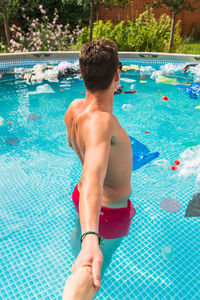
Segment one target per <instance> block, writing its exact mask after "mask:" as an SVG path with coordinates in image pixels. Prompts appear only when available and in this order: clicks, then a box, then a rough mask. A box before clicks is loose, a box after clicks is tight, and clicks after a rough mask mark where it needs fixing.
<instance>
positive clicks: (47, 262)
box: [0, 58, 200, 300]
mask: <svg viewBox="0 0 200 300" xmlns="http://www.w3.org/2000/svg"><path fill="white" fill-rule="evenodd" d="M70 61H71V62H74V61H73V60H70ZM50 62H52V63H53V64H58V63H59V62H60V60H59V59H57V60H52V61H48V63H50ZM122 62H123V64H124V65H134V67H132V69H131V70H129V71H126V72H125V71H124V72H122V74H121V84H122V85H123V87H124V90H134V91H136V93H133V94H120V95H115V98H114V99H115V100H114V111H113V112H114V114H115V115H116V116H117V117H118V119H119V122H120V123H121V125H122V126H123V127H124V128H125V130H126V131H127V132H128V134H129V135H130V136H133V137H134V138H136V139H137V140H139V141H140V142H141V143H143V144H144V145H146V146H147V147H148V148H149V149H150V151H151V152H155V151H158V152H159V154H160V155H159V157H158V158H157V159H155V160H153V161H152V162H151V163H148V164H146V165H145V166H143V167H141V168H139V169H138V170H136V171H134V172H133V176H132V187H133V194H132V197H131V199H132V201H133V204H134V206H135V207H136V210H137V215H136V217H135V218H134V220H133V223H132V226H131V230H130V234H129V236H128V237H126V238H124V240H123V242H122V244H121V246H120V247H119V249H118V250H117V252H116V253H115V254H114V257H113V260H112V263H111V265H110V267H109V268H108V270H107V271H106V273H105V276H104V281H103V284H102V288H101V290H100V291H99V293H98V294H97V297H96V299H106V300H107V299H117V300H121V299H131V300H132V299H161V298H163V299H198V297H199V288H198V285H199V281H200V269H199V250H200V242H199V221H198V218H187V219H186V218H184V213H185V209H186V207H187V204H188V202H189V200H191V199H192V196H193V195H194V194H195V193H196V192H199V188H200V186H199V179H198V170H199V158H198V153H199V146H198V145H199V144H200V121H199V119H200V118H199V114H200V110H199V109H198V108H195V107H196V106H198V105H200V103H199V99H200V98H198V99H193V98H190V97H189V95H188V94H187V93H186V92H185V91H184V90H182V89H181V88H178V87H177V85H176V84H185V83H186V82H187V83H188V84H189V83H190V82H191V81H192V78H191V77H190V76H189V75H188V74H183V73H182V71H183V70H182V71H181V69H180V70H178V71H176V72H175V73H174V74H173V73H171V74H168V76H167V78H170V79H176V82H173V80H172V81H170V80H169V81H168V83H164V82H163V80H164V79H163V78H162V77H161V79H160V81H159V79H158V77H154V78H150V76H152V73H153V72H154V71H153V70H152V69H151V72H150V75H147V69H146V71H143V73H141V72H140V71H141V66H144V67H147V66H149V67H152V68H155V70H156V71H157V70H160V67H161V66H162V65H166V64H168V63H173V62H172V61H164V60H163V61H157V60H151V59H150V60H148V61H142V60H140V59H138V60H136V59H126V60H125V59H124V58H123V59H122ZM13 64H14V67H16V66H17V67H19V66H20V65H23V64H24V65H26V66H28V67H30V66H31V65H33V64H34V62H33V61H30V60H27V61H26V62H22V61H18V62H15V63H13V62H12V64H11V63H10V62H9V63H3V64H2V65H1V68H3V69H4V72H6V70H7V67H8V68H11V67H13ZM173 64H174V65H175V66H182V64H183V65H184V62H178V63H173ZM135 66H139V70H138V68H137V67H135ZM143 70H144V69H143ZM145 72H146V73H145ZM141 76H142V77H143V78H141ZM160 76H163V73H162V74H160ZM144 77H146V78H144ZM164 77H166V76H164ZM68 79H69V78H68ZM156 79H157V80H156ZM44 85H45V86H44ZM41 86H43V88H42V89H41V88H39V89H38V87H41ZM0 94H1V98H0V99H1V100H0V132H1V135H0V155H1V159H0V169H1V173H0V198H1V223H0V229H1V230H0V242H1V247H0V254H1V261H2V263H1V265H2V270H1V273H0V278H1V287H0V298H2V299H61V295H62V291H63V286H64V283H65V280H66V278H67V276H68V275H69V274H70V268H71V266H72V263H73V257H72V252H71V249H70V233H71V231H72V228H73V223H74V207H73V204H72V201H71V193H72V191H73V189H74V186H75V184H76V182H77V181H78V178H79V176H80V173H81V165H80V163H79V161H78V158H77V157H76V155H75V154H74V152H73V151H72V150H71V149H70V148H69V147H68V146H67V140H66V130H65V125H64V119H63V118H64V114H65V111H66V109H67V107H68V105H69V104H70V102H71V101H72V100H73V99H74V98H77V97H80V98H83V97H84V86H83V82H82V81H81V80H80V79H78V78H76V79H74V78H73V77H71V79H69V80H66V79H63V80H60V81H59V82H49V81H45V82H41V83H35V84H27V82H26V81H25V80H24V79H23V78H21V79H20V78H17V79H15V80H14V76H13V75H3V76H2V79H1V81H0ZM163 96H166V97H168V101H164V100H163ZM191 146H193V147H192V148H191ZM188 147H189V148H188ZM190 159H191V160H192V163H191V165H190V164H189V167H191V173H192V175H191V176H189V175H190V174H188V173H187V172H186V171H187V170H185V169H184V168H183V166H185V165H187V164H186V163H187V162H188V161H190ZM175 160H180V162H181V164H180V166H178V169H177V170H175V171H173V170H172V169H171V166H172V165H173V164H174V161H175ZM169 199H171V200H169Z"/></svg>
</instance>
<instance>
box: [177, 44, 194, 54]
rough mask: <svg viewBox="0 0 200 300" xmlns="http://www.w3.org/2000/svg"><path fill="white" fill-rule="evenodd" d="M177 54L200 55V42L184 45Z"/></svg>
mask: <svg viewBox="0 0 200 300" xmlns="http://www.w3.org/2000/svg"><path fill="white" fill-rule="evenodd" d="M177 52H178V53H186V54H200V42H195V43H183V44H182V46H181V47H180V49H179V50H178V51H177Z"/></svg>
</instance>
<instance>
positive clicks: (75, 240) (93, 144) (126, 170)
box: [65, 39, 135, 289]
mask: <svg viewBox="0 0 200 300" xmlns="http://www.w3.org/2000/svg"><path fill="white" fill-rule="evenodd" d="M79 62H80V69H81V75H82V78H83V80H84V84H85V89H86V97H85V99H76V100H74V101H73V102H72V103H71V104H70V106H69V108H68V110H67V112H66V114H65V124H66V127H67V138H68V143H69V146H71V147H72V148H73V149H74V151H75V152H76V153H77V155H78V157H79V158H80V161H81V163H82V167H83V170H82V174H81V178H80V180H79V182H78V184H77V185H76V187H75V190H74V192H73V195H72V200H73V202H74V205H75V209H76V224H75V228H74V230H73V232H72V238H71V243H72V251H73V253H74V255H75V257H77V258H76V261H75V263H74V265H73V267H72V274H75V273H76V270H78V269H80V268H81V267H83V266H91V270H92V277H93V285H94V287H96V288H97V289H99V288H100V285H101V275H103V272H104V271H105V268H106V267H107V266H108V264H109V262H110V260H111V257H112V254H113V253H114V251H115V250H116V249H117V247H118V246H119V244H120V242H121V241H122V239H123V237H124V236H125V235H128V232H129V228H130V224H131V220H132V218H133V217H134V215H135V209H134V207H133V205H132V203H131V201H130V200H129V196H130V195H131V193H132V190H131V173H132V149H131V142H130V139H129V137H128V135H127V133H126V132H125V130H124V129H123V128H122V127H121V126H120V124H119V122H118V120H117V118H116V117H115V116H114V115H113V100H114V91H115V89H116V88H117V87H118V85H119V81H120V64H119V61H118V52H117V47H116V44H115V43H114V42H112V41H110V40H108V39H100V40H98V41H93V42H88V43H86V44H85V45H83V47H82V48H81V51H80V56H79ZM89 232H90V233H89ZM91 232H93V233H91ZM84 233H86V235H84V236H83V238H82V243H81V242H80V239H81V235H83V234H84ZM95 233H97V234H99V235H100V236H102V237H103V238H104V241H103V243H104V244H103V245H102V244H100V245H99V237H98V235H96V234H95ZM102 264H103V265H102Z"/></svg>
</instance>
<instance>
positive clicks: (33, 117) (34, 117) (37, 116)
mask: <svg viewBox="0 0 200 300" xmlns="http://www.w3.org/2000/svg"><path fill="white" fill-rule="evenodd" d="M39 118H40V116H39V115H30V116H28V120H37V119H39Z"/></svg>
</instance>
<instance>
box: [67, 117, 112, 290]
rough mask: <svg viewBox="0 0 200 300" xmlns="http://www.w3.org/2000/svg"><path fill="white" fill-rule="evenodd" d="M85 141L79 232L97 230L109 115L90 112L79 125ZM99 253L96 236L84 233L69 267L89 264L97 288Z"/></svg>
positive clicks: (109, 137) (109, 135) (98, 285)
mask: <svg viewBox="0 0 200 300" xmlns="http://www.w3.org/2000/svg"><path fill="white" fill-rule="evenodd" d="M82 134H83V138H84V142H85V157H84V164H83V172H82V176H81V182H82V186H81V190H80V201H79V215H80V222H81V231H82V234H83V233H85V232H87V231H94V232H98V226H99V214H100V210H101V205H102V196H103V184H104V179H105V175H106V171H107V165H108V159H109V153H110V144H111V138H112V116H111V115H110V114H109V113H104V112H101V113H94V115H93V116H92V117H91V118H90V120H89V121H87V122H85V124H84V128H82ZM102 262H103V255H102V253H101V250H100V248H99V242H98V237H97V236H96V235H93V234H88V235H86V236H85V237H84V238H83V242H82V247H81V251H80V253H79V255H78V257H77V259H76V261H75V263H74V265H73V267H72V273H73V272H75V271H76V270H77V269H78V268H80V267H83V266H91V267H92V274H93V282H94V286H95V287H97V288H100V284H101V278H100V275H101V266H102Z"/></svg>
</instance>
